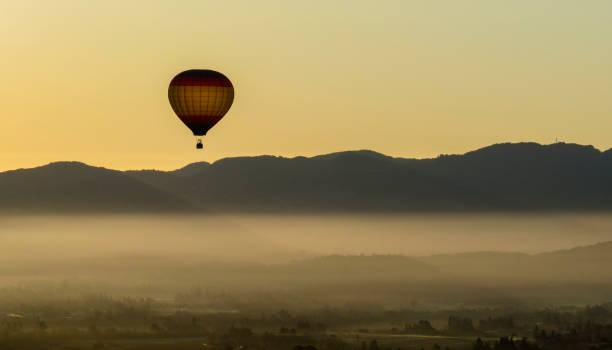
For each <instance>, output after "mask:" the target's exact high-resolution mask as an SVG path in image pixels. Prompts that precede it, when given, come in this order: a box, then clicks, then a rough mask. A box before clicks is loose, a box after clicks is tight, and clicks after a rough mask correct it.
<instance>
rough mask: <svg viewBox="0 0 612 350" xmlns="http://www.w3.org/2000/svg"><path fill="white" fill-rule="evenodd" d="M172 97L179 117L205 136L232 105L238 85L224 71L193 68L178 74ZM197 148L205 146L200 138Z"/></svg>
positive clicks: (170, 95)
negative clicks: (235, 87)
mask: <svg viewBox="0 0 612 350" xmlns="http://www.w3.org/2000/svg"><path fill="white" fill-rule="evenodd" d="M168 99H169V100H170V105H171V106H172V109H173V110H174V112H175V113H176V115H177V116H178V117H179V119H180V120H181V121H182V122H183V123H185V125H187V127H188V128H189V129H191V131H192V132H193V134H194V135H195V136H199V137H201V136H204V135H206V133H207V132H208V130H210V129H211V128H212V127H213V126H215V124H217V123H218V122H219V120H221V119H222V118H223V116H224V115H225V113H227V111H228V110H229V109H230V107H231V106H232V102H233V101H234V86H233V85H232V82H231V81H230V80H229V79H228V78H227V77H226V76H225V75H223V74H221V73H219V72H215V71H213V70H208V69H190V70H186V71H184V72H182V73H179V74H178V75H177V76H175V77H174V78H173V79H172V81H171V82H170V86H169V87H168ZM196 147H197V148H202V141H201V139H200V138H198V143H197V145H196Z"/></svg>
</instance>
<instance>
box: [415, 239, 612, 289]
mask: <svg viewBox="0 0 612 350" xmlns="http://www.w3.org/2000/svg"><path fill="white" fill-rule="evenodd" d="M419 260H420V261H421V262H423V263H426V264H428V265H430V266H432V267H435V268H437V269H439V270H440V271H443V272H445V273H448V274H452V275H454V276H457V277H460V278H463V279H466V278H467V279H472V280H481V281H488V282H500V281H504V282H513V281H523V282H536V281H537V282H538V283H546V282H563V283H576V282H581V283H600V284H604V283H610V282H612V242H603V243H598V244H594V245H589V246H585V247H576V248H572V249H567V250H558V251H553V252H547V253H541V254H535V255H529V254H523V253H501V252H480V253H478V252H475V253H462V254H444V255H433V256H428V257H423V258H419Z"/></svg>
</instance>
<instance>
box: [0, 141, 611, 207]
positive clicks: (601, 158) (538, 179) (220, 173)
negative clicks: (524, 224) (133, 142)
mask: <svg viewBox="0 0 612 350" xmlns="http://www.w3.org/2000/svg"><path fill="white" fill-rule="evenodd" d="M0 193H2V197H0V208H2V210H4V211H12V212H15V211H19V212H28V211H43V212H66V211H102V212H124V211H141V212H142V211H144V212H146V211H168V212H194V211H205V212H419V211H421V212H422V211H516V210H519V211H538V210H569V211H576V210H610V209H612V151H611V150H608V151H606V152H601V151H599V150H597V149H595V148H593V147H592V146H582V145H576V144H565V143H556V144H552V145H540V144H536V143H515V144H511V143H505V144H496V145H492V146H489V147H485V148H482V149H479V150H476V151H473V152H468V153H466V154H463V155H441V156H439V157H437V158H434V159H422V160H417V159H404V158H393V157H389V156H385V155H383V154H380V153H376V152H373V151H348V152H338V153H332V154H327V155H321V156H315V157H311V158H306V157H295V158H283V157H273V156H259V157H238V158H226V159H221V160H219V161H216V162H214V163H212V164H209V163H206V162H200V163H194V164H190V165H188V166H186V167H184V168H182V169H178V170H174V171H157V170H134V171H125V172H121V171H114V170H108V169H104V168H97V167H91V166H87V165H85V164H82V163H75V162H58V163H52V164H49V165H46V166H42V167H38V168H32V169H20V170H14V171H8V172H3V173H0Z"/></svg>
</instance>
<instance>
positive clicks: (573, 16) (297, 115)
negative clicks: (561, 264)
mask: <svg viewBox="0 0 612 350" xmlns="http://www.w3.org/2000/svg"><path fill="white" fill-rule="evenodd" d="M0 32H1V33H2V35H0V53H1V54H0V76H1V77H2V80H1V82H2V83H1V84H0V106H1V109H0V116H1V118H2V124H1V126H0V169H12V168H17V167H29V166H34V165H39V164H44V163H47V162H50V161H55V160H80V161H84V162H87V163H89V164H93V165H101V166H106V167H112V168H120V169H125V168H132V169H139V168H161V169H170V168H177V167H180V166H183V165H185V164H186V163H189V162H193V161H200V160H206V161H213V160H216V159H219V158H223V157H227V156H236V155H257V154H273V155H284V156H295V155H307V156H308V155H315V154H320V153H325V152H333V151H339V150H347V149H364V148H369V149H374V150H377V151H379V152H382V153H386V154H390V155H394V156H405V157H429V156H436V155H438V154H439V153H463V152H465V151H469V150H472V149H474V148H478V147H481V146H485V145H488V144H491V143H495V142H504V141H537V142H542V143H551V142H553V141H554V140H555V137H558V138H559V139H560V140H563V141H567V142H577V143H584V144H593V145H594V146H596V147H598V148H601V149H607V148H610V147H612V137H611V136H610V135H612V118H611V117H612V40H611V38H612V1H608V0H601V1H597V0H589V1H576V0H575V1H562V0H550V1H547V0H546V1H545V0H538V1H533V0H525V1H490V0H482V1H468V0H463V1H436V0H423V1H409V0H398V1H358V0H347V1H341V0H335V1H312V0H310V1H287V0H279V1H263V0H258V1H252V0H245V1H220V0H216V1H204V0H194V1H187V0H185V1H169V0H168V1H152V0H149V1H136V0H131V1H130V0H121V1H109V0H105V1H84V0H77V1H46V0H41V1H27V0H26V1H24V0H20V1H8V0H7V1H0ZM189 68H210V69H215V70H219V71H221V72H223V73H224V74H226V75H227V76H228V77H229V78H230V79H231V80H232V82H233V83H234V86H235V88H236V99H235V101H234V105H233V107H232V109H231V110H230V111H229V113H228V114H227V115H226V118H225V119H223V120H222V121H221V122H220V123H219V124H218V125H217V126H216V127H215V128H214V129H213V130H212V131H211V132H210V133H209V135H208V136H207V138H206V140H205V149H204V151H196V150H195V147H194V145H195V140H194V138H193V136H192V135H191V133H190V132H189V130H188V129H187V128H186V127H185V126H184V125H183V124H182V123H181V122H180V121H179V120H178V118H176V116H175V115H174V113H173V111H172V109H171V108H170V105H169V103H168V99H167V85H168V83H169V81H170V79H171V78H172V77H173V76H174V75H175V74H177V73H178V72H180V71H182V70H185V69H189Z"/></svg>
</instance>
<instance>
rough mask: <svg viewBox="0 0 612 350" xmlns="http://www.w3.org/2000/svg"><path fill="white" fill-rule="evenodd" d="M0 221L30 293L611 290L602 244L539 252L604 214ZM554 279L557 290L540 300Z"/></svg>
mask: <svg viewBox="0 0 612 350" xmlns="http://www.w3.org/2000/svg"><path fill="white" fill-rule="evenodd" d="M1 220H2V226H1V227H0V246H1V247H2V253H1V256H0V286H1V287H2V288H13V287H15V286H30V287H32V286H38V287H32V288H34V289H36V288H38V290H41V288H42V290H44V291H46V292H48V293H49V294H51V292H52V291H53V290H56V291H57V294H66V293H71V292H74V293H77V294H78V293H84V292H87V293H90V292H94V291H95V292H101V293H110V294H116V295H131V296H134V295H142V296H154V297H159V298H167V297H169V298H176V297H177V296H178V295H183V296H184V295H189V293H191V291H192V290H193V288H199V289H198V290H200V289H202V290H207V291H208V292H209V293H213V294H214V293H220V294H218V295H226V296H227V295H231V296H232V298H233V299H232V300H233V301H234V303H233V304H232V303H229V304H228V303H225V304H224V303H221V304H222V306H225V307H236V305H237V304H236V300H242V304H240V303H238V304H240V305H246V304H248V303H249V302H253V300H255V299H257V300H259V301H261V300H264V299H265V300H266V303H272V304H274V303H273V302H272V300H276V301H277V302H281V303H285V304H286V303H291V302H296V303H299V304H300V305H306V304H316V303H318V304H328V305H333V304H346V303H351V302H355V303H370V304H371V303H374V304H378V305H394V306H398V305H414V303H415V302H416V303H418V302H427V303H430V304H436V303H442V304H447V305H448V304H461V303H469V304H487V303H491V304H496V303H500V302H501V303H512V302H516V301H517V300H521V301H525V302H534V301H537V302H544V303H546V302H555V303H557V302H558V303H567V302H572V303H584V302H591V301H594V302H597V301H605V299H606V297H607V296H608V295H611V293H612V288H610V287H609V285H611V284H612V279H611V278H610V277H612V276H608V274H607V272H606V271H609V270H610V269H609V267H612V261H608V260H609V259H608V260H606V256H609V254H608V250H606V249H608V248H607V246H606V247H603V248H601V247H599V248H597V249H599V250H593V251H595V252H598V251H601V253H600V255H601V256H602V257H603V258H601V259H600V260H598V261H593V259H591V257H593V256H594V253H593V252H591V251H589V252H586V253H581V251H578V253H576V254H579V255H572V256H569V255H568V256H567V257H566V258H564V256H565V255H563V254H565V253H555V254H553V255H547V254H541V253H542V252H551V251H557V250H561V249H569V248H574V247H577V246H586V245H593V244H596V243H598V242H605V241H610V240H612V216H611V215H607V214H546V215H544V214H539V215H519V214H508V215H501V214H495V215H492V214H489V215H482V214H479V215H477V214H474V215H433V214H431V215H327V216H326V215H320V216H313V215H299V216H275V215H217V216H212V215H209V216H202V215H200V216H193V215H167V216H164V215H159V216H155V215H147V216H120V215H115V216H104V215H100V216H4V217H2V218H1ZM611 251H612V250H611ZM469 252H496V253H486V254H485V253H480V254H466V253H469ZM502 253H504V254H502ZM514 253H519V254H514ZM580 254H581V255H580ZM595 255H596V254H595ZM575 256H581V257H584V256H586V257H587V259H586V260H584V259H582V258H581V259H582V260H580V261H577V259H576V258H575ZM602 259H603V260H602ZM572 270H575V271H572ZM45 283H47V284H46V285H45ZM58 283H59V284H58ZM560 284H563V285H565V287H564V290H565V291H566V293H565V294H563V295H561V296H559V298H557V299H555V300H553V299H550V298H548V297H544V294H547V295H548V294H550V293H551V291H554V290H556V289H555V288H556V287H555V286H558V285H560ZM43 285H45V287H41V286H43ZM585 285H589V286H590V287H589V291H588V293H586V292H585V290H584V286H585ZM58 286H60V287H61V286H63V287H61V288H60V287H58ZM66 286H72V287H70V288H68V287H66ZM64 287H65V288H64ZM54 288H55V289H54ZM57 288H59V289H57ZM66 288H67V289H66ZM71 288H72V289H71ZM483 288H484V289H483ZM58 290H59V291H58ZM475 291H478V292H475ZM185 293H187V294H185ZM44 294H45V292H40V293H38V294H37V295H39V296H40V295H44ZM24 295H25V294H24ZM264 295H265V297H264ZM255 296H257V297H255ZM236 298H237V299H236ZM258 298H259V299H258ZM546 298H548V299H546ZM183 299H185V298H183ZM212 299H214V298H212ZM212 299H211V300H212ZM543 299H546V300H543ZM209 306H210V305H209ZM216 306H219V305H216Z"/></svg>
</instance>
